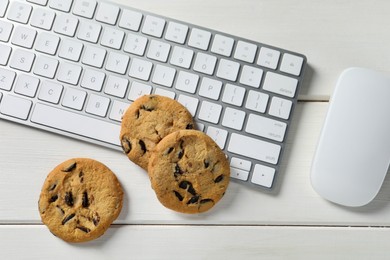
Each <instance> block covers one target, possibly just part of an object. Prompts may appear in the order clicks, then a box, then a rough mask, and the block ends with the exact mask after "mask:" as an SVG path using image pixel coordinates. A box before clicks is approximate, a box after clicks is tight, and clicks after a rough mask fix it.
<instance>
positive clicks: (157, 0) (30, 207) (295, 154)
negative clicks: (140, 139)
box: [0, 0, 390, 260]
mask: <svg viewBox="0 0 390 260" xmlns="http://www.w3.org/2000/svg"><path fill="white" fill-rule="evenodd" d="M117 1H120V2H121V3H123V4H128V5H129V6H133V7H137V8H139V9H143V10H148V11H151V12H154V13H158V14H161V15H165V16H169V17H172V18H176V19H179V20H183V21H187V22H190V23H194V24H198V25H201V26H205V27H210V28H212V29H216V30H220V31H224V32H227V33H231V34H235V35H237V36H241V37H244V38H249V39H251V40H255V41H259V42H263V43H267V44H270V45H275V46H278V47H281V48H285V49H289V50H293V51H296V52H300V53H303V54H305V55H306V56H307V57H308V63H309V68H308V70H307V73H306V79H305V82H304V85H303V88H302V90H301V93H300V102H299V104H298V107H297V109H296V113H295V117H294V123H293V126H292V129H291V133H290V135H289V138H288V145H287V149H286V153H285V155H284V161H283V165H282V173H281V174H280V176H279V178H278V182H277V187H276V189H275V191H273V192H271V193H266V192H261V191H258V190H254V189H249V188H246V187H245V186H243V185H240V184H238V183H236V182H232V183H231V185H230V186H229V189H228V191H227V193H226V195H225V197H224V198H223V200H222V201H221V202H220V203H219V204H217V206H216V207H215V208H214V209H212V210H211V211H209V212H207V213H205V214H200V215H190V216H189V215H183V214H179V213H175V212H173V211H170V210H168V209H166V208H164V207H163V206H162V205H161V204H160V203H159V202H158V201H157V199H156V197H155V194H154V192H153V191H152V189H151V188H150V184H149V180H148V178H147V175H146V173H145V172H143V171H142V170H140V169H139V168H138V167H136V166H135V165H134V164H132V163H130V162H129V160H128V159H127V157H126V156H124V155H123V154H121V153H118V152H116V151H112V150H109V149H105V148H101V147H97V146H95V145H91V144H87V143H83V142H80V141H76V140H73V139H69V138H65V137H62V136H58V135H54V134H48V133H46V132H42V131H39V130H35V129H30V128H27V127H23V126H20V125H17V124H14V123H10V122H7V121H0V259H51V258H55V259H67V260H68V259H141V258H147V259H237V258H242V259H385V258H387V259H388V257H389V253H390V230H389V228H390V179H389V178H387V179H386V181H385V183H384V185H383V187H382V189H381V191H380V193H379V195H378V196H377V197H376V199H375V200H374V201H373V202H372V203H370V204H369V205H367V206H365V207H361V208H345V207H341V206H337V205H334V204H332V203H329V202H327V201H325V200H324V199H322V198H321V197H320V196H319V195H318V194H316V193H315V191H314V190H313V189H312V187H311V184H310V166H311V161H312V157H313V154H314V151H315V148H316V144H317V141H318V137H319V133H320V130H321V127H322V124H323V121H324V118H325V115H326V112H327V108H328V103H327V102H328V100H329V97H330V95H331V94H332V91H333V87H334V85H335V82H336V80H337V77H338V76H339V74H340V73H341V72H342V70H344V69H345V68H347V67H350V66H362V67H368V68H372V69H376V70H380V71H387V72H389V71H390V16H389V10H390V2H389V1H386V0H378V1H371V0H361V1H349V0H342V1H336V0H331V1H315V0H301V1H298V0H285V1H282V0H274V1H266V0H241V1H226V0H213V1H210V0H197V1H183V0H164V1H161V0H143V1H136V0H127V1H125V0H117ZM357 149H359V147H357ZM72 157H90V158H94V159H97V160H99V161H101V162H103V163H105V164H106V165H107V166H109V167H110V168H111V169H112V170H113V171H114V172H115V173H116V174H117V176H118V178H119V179H120V181H121V183H122V185H123V187H124V190H125V202H124V208H123V211H122V213H121V215H120V216H119V218H118V220H117V221H116V222H115V225H113V226H112V227H111V228H110V229H109V230H108V231H107V233H106V234H105V235H104V236H102V237H101V238H99V239H97V240H95V241H92V242H89V243H84V244H68V243H65V242H63V241H62V240H60V239H58V238H56V237H54V236H53V235H52V234H51V233H50V232H49V231H48V229H47V228H46V227H45V226H44V225H42V223H41V222H40V217H39V213H38V209H37V201H38V197H39V192H40V189H41V185H42V183H43V181H44V179H45V177H46V175H47V173H48V172H49V171H50V170H51V169H52V168H53V167H54V166H55V165H57V164H58V163H60V162H62V161H64V160H66V159H68V158H72Z"/></svg>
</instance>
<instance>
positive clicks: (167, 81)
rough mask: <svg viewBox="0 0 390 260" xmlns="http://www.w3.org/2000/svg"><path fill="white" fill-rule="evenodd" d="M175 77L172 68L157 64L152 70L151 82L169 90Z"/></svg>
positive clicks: (174, 71)
mask: <svg viewBox="0 0 390 260" xmlns="http://www.w3.org/2000/svg"><path fill="white" fill-rule="evenodd" d="M175 75H176V70H175V69H174V68H170V67H167V66H163V65H160V64H157V65H156V68H155V70H154V74H153V78H152V82H153V83H155V84H158V85H162V86H165V87H169V88H170V87H172V84H173V80H174V79H175Z"/></svg>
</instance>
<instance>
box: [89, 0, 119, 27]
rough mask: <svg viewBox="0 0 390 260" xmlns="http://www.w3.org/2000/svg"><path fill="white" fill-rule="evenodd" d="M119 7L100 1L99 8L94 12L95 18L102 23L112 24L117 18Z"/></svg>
mask: <svg viewBox="0 0 390 260" xmlns="http://www.w3.org/2000/svg"><path fill="white" fill-rule="evenodd" d="M118 15H119V7H118V6H115V5H112V4H108V3H105V2H100V6H99V10H98V11H97V13H96V18H95V19H96V20H97V21H99V22H102V23H107V24H111V25H114V24H116V21H117V19H118Z"/></svg>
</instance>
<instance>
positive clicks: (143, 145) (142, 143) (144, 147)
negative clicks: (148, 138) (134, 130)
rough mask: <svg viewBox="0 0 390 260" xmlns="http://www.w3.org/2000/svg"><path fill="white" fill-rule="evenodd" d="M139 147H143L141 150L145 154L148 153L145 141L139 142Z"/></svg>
mask: <svg viewBox="0 0 390 260" xmlns="http://www.w3.org/2000/svg"><path fill="white" fill-rule="evenodd" d="M138 143H139V145H140V146H141V149H142V151H143V152H144V153H146V151H147V150H146V145H145V143H144V141H142V140H139V142H138Z"/></svg>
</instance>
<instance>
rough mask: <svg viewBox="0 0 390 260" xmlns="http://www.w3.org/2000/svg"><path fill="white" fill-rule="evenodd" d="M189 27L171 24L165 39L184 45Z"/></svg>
mask: <svg viewBox="0 0 390 260" xmlns="http://www.w3.org/2000/svg"><path fill="white" fill-rule="evenodd" d="M187 33H188V26H187V25H184V24H180V23H176V22H169V24H168V29H167V32H166V34H165V39H167V40H168V41H171V42H176V43H180V44H184V42H185V41H186V38H187Z"/></svg>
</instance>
